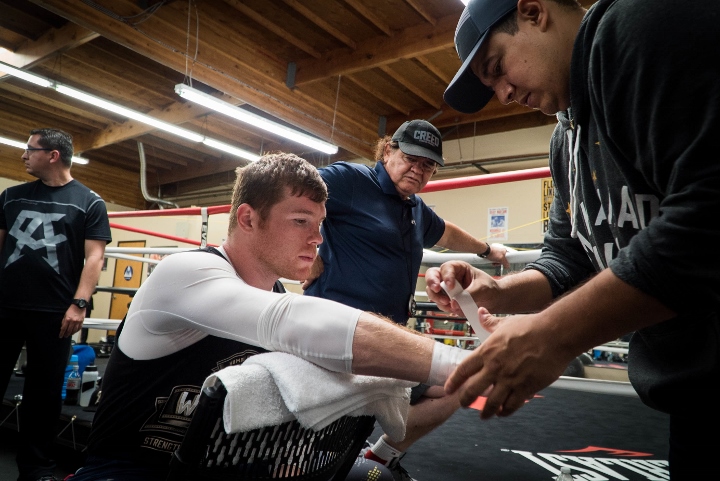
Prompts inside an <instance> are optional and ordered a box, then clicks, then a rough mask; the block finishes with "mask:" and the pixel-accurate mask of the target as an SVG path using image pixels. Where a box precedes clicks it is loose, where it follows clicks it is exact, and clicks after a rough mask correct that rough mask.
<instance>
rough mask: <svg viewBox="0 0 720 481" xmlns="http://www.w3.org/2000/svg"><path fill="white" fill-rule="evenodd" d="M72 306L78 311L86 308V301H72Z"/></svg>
mask: <svg viewBox="0 0 720 481" xmlns="http://www.w3.org/2000/svg"><path fill="white" fill-rule="evenodd" d="M73 304H75V305H76V306H78V307H79V308H80V309H84V308H85V307H86V306H87V301H86V300H85V299H74V300H73Z"/></svg>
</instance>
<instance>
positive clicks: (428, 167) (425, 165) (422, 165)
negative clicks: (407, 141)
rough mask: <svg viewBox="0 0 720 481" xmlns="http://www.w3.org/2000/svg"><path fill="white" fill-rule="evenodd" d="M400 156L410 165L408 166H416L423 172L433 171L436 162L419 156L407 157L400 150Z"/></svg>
mask: <svg viewBox="0 0 720 481" xmlns="http://www.w3.org/2000/svg"><path fill="white" fill-rule="evenodd" d="M401 157H402V159H403V161H405V163H406V164H409V165H410V168H413V167H417V168H419V169H420V170H422V172H423V173H424V174H429V173H432V172H435V168H436V167H437V163H436V162H435V161H432V160H429V159H423V158H420V157H408V156H407V155H406V154H405V153H404V152H401Z"/></svg>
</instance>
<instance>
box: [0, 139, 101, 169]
mask: <svg viewBox="0 0 720 481" xmlns="http://www.w3.org/2000/svg"><path fill="white" fill-rule="evenodd" d="M0 144H5V145H9V146H10V147H15V148H18V149H20V150H25V147H27V144H26V143H25V142H18V141H17V140H12V139H8V138H6V137H0ZM89 162H90V160H89V159H87V158H85V157H80V156H78V155H73V158H72V163H73V164H83V165H85V164H87V163H89Z"/></svg>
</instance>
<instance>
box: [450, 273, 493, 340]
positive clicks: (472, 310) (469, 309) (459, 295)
mask: <svg viewBox="0 0 720 481" xmlns="http://www.w3.org/2000/svg"><path fill="white" fill-rule="evenodd" d="M440 287H442V288H443V289H445V292H447V293H448V296H450V299H455V300H456V301H457V303H458V304H460V309H461V310H462V312H463V314H465V318H467V320H468V322H469V323H470V326H471V327H472V328H473V330H474V331H475V335H476V336H477V337H478V340H479V341H480V342H483V341H484V340H485V339H487V338H488V337H490V333H489V332H487V331H486V330H485V329H483V327H482V326H481V325H480V316H479V315H478V306H477V304H475V301H474V300H473V298H472V296H471V295H470V294H469V293H468V292H467V291H465V290H463V288H462V287H460V284H458V283H457V282H456V283H455V287H453V288H452V289H448V286H447V285H446V284H445V281H442V282H441V283H440Z"/></svg>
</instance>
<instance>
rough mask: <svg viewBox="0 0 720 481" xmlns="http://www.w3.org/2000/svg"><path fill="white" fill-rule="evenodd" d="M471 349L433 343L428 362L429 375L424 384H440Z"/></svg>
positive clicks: (443, 382)
mask: <svg viewBox="0 0 720 481" xmlns="http://www.w3.org/2000/svg"><path fill="white" fill-rule="evenodd" d="M471 353H472V351H469V350H467V349H460V348H459V347H453V346H448V345H447V344H441V343H439V342H436V343H435V346H434V347H433V353H432V363H431V364H430V375H429V376H428V380H427V381H426V382H425V384H430V385H431V386H442V385H443V384H445V381H447V378H448V377H450V374H451V373H452V372H453V371H454V370H455V368H456V367H457V366H458V364H460V363H461V362H462V360H463V359H465V358H466V357H468V356H469V355H470V354H471Z"/></svg>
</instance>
